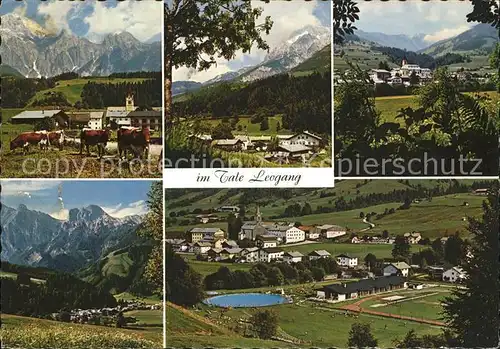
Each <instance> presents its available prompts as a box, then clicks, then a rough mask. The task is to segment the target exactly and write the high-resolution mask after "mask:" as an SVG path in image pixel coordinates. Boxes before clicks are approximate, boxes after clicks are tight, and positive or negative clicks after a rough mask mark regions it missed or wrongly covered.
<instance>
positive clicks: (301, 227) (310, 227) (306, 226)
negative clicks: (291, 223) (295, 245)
mask: <svg viewBox="0 0 500 349" xmlns="http://www.w3.org/2000/svg"><path fill="white" fill-rule="evenodd" d="M299 229H300V230H303V231H305V232H308V231H310V230H312V229H314V227H313V226H312V225H300V226H299Z"/></svg>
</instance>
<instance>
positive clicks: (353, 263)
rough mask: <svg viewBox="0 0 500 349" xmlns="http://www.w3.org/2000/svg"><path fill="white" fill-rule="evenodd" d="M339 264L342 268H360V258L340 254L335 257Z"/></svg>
mask: <svg viewBox="0 0 500 349" xmlns="http://www.w3.org/2000/svg"><path fill="white" fill-rule="evenodd" d="M335 259H336V260H337V264H338V265H340V266H342V267H349V268H354V267H357V266H358V257H351V256H349V255H348V254H344V253H343V254H339V255H337V256H336V257H335Z"/></svg>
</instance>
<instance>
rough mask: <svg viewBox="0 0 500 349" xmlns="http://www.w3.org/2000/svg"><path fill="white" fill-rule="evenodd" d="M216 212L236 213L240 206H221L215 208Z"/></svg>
mask: <svg viewBox="0 0 500 349" xmlns="http://www.w3.org/2000/svg"><path fill="white" fill-rule="evenodd" d="M217 211H218V212H228V213H238V212H240V208H239V207H238V206H221V207H219V208H217Z"/></svg>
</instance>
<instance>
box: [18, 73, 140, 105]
mask: <svg viewBox="0 0 500 349" xmlns="http://www.w3.org/2000/svg"><path fill="white" fill-rule="evenodd" d="M145 80H148V79H147V78H109V77H90V78H79V79H71V80H60V81H57V82H56V87H54V88H50V89H46V90H42V91H38V92H37V93H36V94H35V95H34V96H33V97H32V98H31V100H30V101H29V102H28V105H31V104H33V102H34V101H36V100H42V99H44V98H45V94H50V93H54V92H61V93H62V94H63V95H64V96H65V97H66V99H67V100H68V102H69V103H71V104H72V105H74V104H75V103H76V102H78V101H80V102H81V100H82V97H81V94H82V91H83V86H85V84H87V83H89V82H94V83H99V84H121V83H140V82H143V81H145Z"/></svg>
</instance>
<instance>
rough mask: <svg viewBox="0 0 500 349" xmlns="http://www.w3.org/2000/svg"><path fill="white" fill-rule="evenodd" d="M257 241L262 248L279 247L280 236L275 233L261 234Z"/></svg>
mask: <svg viewBox="0 0 500 349" xmlns="http://www.w3.org/2000/svg"><path fill="white" fill-rule="evenodd" d="M255 243H256V244H257V246H259V247H261V248H269V247H278V238H277V237H276V236H274V235H259V236H257V238H256V239H255Z"/></svg>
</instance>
